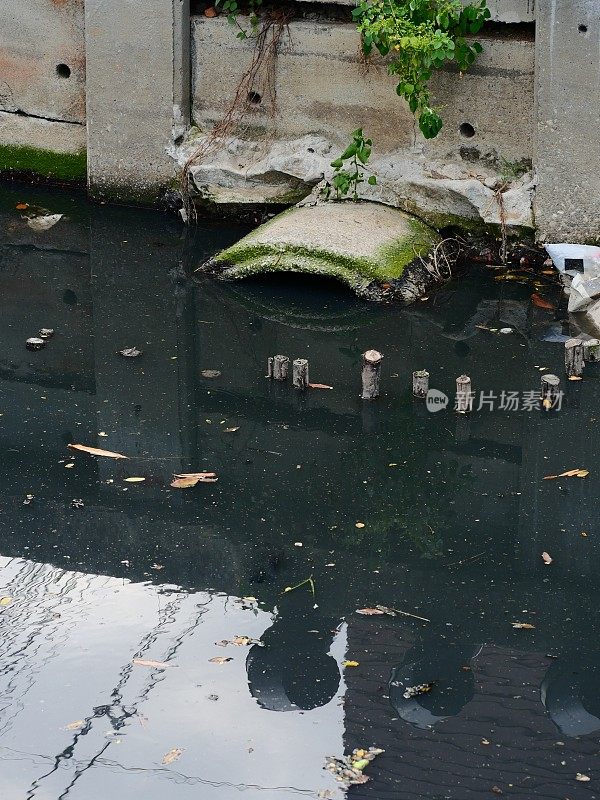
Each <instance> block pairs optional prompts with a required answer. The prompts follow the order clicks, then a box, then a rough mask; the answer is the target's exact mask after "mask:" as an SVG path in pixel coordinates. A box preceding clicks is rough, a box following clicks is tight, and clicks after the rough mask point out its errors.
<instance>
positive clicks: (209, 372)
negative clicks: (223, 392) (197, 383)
mask: <svg viewBox="0 0 600 800" xmlns="http://www.w3.org/2000/svg"><path fill="white" fill-rule="evenodd" d="M220 374H221V371H220V370H218V369H203V370H202V372H201V373H200V375H202V377H203V378H218V377H219V375H220Z"/></svg>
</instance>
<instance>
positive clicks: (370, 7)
mask: <svg viewBox="0 0 600 800" xmlns="http://www.w3.org/2000/svg"><path fill="white" fill-rule="evenodd" d="M352 16H353V18H354V20H355V22H356V23H357V26H358V30H359V32H360V34H361V37H362V49H363V52H364V54H365V55H366V56H368V55H370V53H371V52H372V50H373V48H374V47H375V48H376V49H377V50H378V51H379V53H380V54H381V55H382V56H390V62H389V65H388V69H389V72H390V74H392V75H396V76H397V77H398V85H397V86H396V93H397V94H398V95H399V96H400V97H403V98H404V99H405V100H406V101H407V102H408V105H409V108H410V110H411V111H412V113H413V114H415V115H416V116H417V118H418V120H419V128H420V129H421V132H422V133H423V136H424V137H425V138H426V139H432V138H434V137H435V136H437V135H438V133H439V132H440V130H441V128H442V124H443V123H442V119H441V117H440V115H439V113H438V109H435V108H432V106H431V96H430V89H429V81H430V79H431V76H432V73H433V70H434V69H441V68H442V67H443V66H444V64H446V63H447V62H454V63H456V65H457V66H458V69H459V70H460V71H461V72H465V71H466V70H467V69H468V68H469V67H470V66H471V64H473V62H474V61H475V59H476V58H477V56H478V55H479V53H481V52H482V50H483V48H482V46H481V44H480V43H479V42H469V41H468V40H467V38H466V37H467V36H469V35H473V34H476V33H478V32H479V31H480V30H481V28H482V26H483V25H484V23H485V21H486V20H488V19H489V18H490V11H489V9H488V7H487V4H486V0H478V2H476V3H474V4H472V5H467V6H463V5H462V3H461V2H460V0H359V2H358V5H357V8H355V9H354V10H353V12H352Z"/></svg>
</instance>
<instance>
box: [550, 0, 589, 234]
mask: <svg viewBox="0 0 600 800" xmlns="http://www.w3.org/2000/svg"><path fill="white" fill-rule="evenodd" d="M599 52H600V17H599V16H598V2H597V0H571V1H570V2H568V3H564V2H559V0H541V2H538V8H537V33H536V88H537V148H536V156H535V166H536V172H537V176H538V187H537V192H536V202H535V214H536V222H537V225H538V228H539V236H540V238H541V239H542V240H543V241H569V242H576V243H577V242H590V243H591V242H600V175H599V172H598V164H599V163H600V71H599V70H598V53H599Z"/></svg>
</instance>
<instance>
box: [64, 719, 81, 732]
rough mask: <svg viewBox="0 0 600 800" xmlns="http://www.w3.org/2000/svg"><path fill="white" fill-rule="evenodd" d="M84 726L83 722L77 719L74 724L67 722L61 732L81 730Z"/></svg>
mask: <svg viewBox="0 0 600 800" xmlns="http://www.w3.org/2000/svg"><path fill="white" fill-rule="evenodd" d="M84 725H85V720H83V719H78V720H75V722H69V724H68V725H65V727H64V728H63V731H78V730H79V729H80V728H83V726H84Z"/></svg>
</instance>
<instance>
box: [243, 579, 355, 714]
mask: <svg viewBox="0 0 600 800" xmlns="http://www.w3.org/2000/svg"><path fill="white" fill-rule="evenodd" d="M332 625H333V620H332V619H330V618H329V619H328V618H326V617H325V616H324V615H323V614H321V613H320V612H319V610H318V609H315V608H313V598H312V596H311V595H302V594H301V593H297V594H290V596H289V597H286V598H284V599H282V602H281V604H280V606H279V610H278V613H277V615H276V616H275V619H274V621H273V624H272V625H271V627H270V628H268V630H267V631H265V633H264V634H263V635H262V636H261V645H253V647H252V648H251V650H250V652H249V653H248V658H247V659H246V671H247V673H248V686H249V688H250V692H251V693H252V696H253V697H255V698H256V700H257V702H258V704H259V705H260V706H261V707H262V708H265V709H268V710H269V711H299V710H304V711H308V710H310V709H311V708H318V707H319V706H324V705H325V704H326V703H328V702H329V701H330V700H331V699H332V698H333V697H334V696H335V694H336V692H337V690H338V687H339V684H340V672H339V669H338V665H337V663H336V661H335V659H334V658H333V657H332V656H331V655H329V649H330V647H331V642H332V640H333V631H332Z"/></svg>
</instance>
